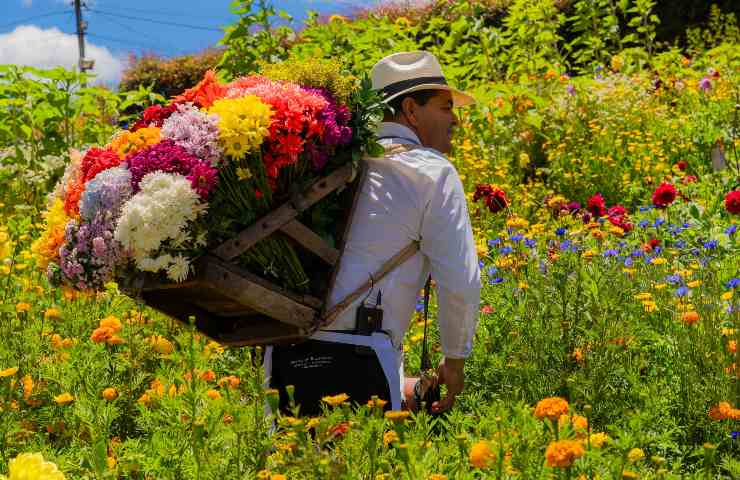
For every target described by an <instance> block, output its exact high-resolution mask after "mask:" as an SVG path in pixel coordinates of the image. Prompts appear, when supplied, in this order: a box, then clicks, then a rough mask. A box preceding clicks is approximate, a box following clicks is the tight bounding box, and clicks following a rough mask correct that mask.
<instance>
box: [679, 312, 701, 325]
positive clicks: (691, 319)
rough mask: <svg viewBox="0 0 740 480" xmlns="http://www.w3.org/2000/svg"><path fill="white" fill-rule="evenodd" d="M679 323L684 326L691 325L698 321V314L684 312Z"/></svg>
mask: <svg viewBox="0 0 740 480" xmlns="http://www.w3.org/2000/svg"><path fill="white" fill-rule="evenodd" d="M681 321H682V322H683V323H685V324H686V325H693V324H695V323H696V322H698V321H699V314H698V313H696V312H695V311H693V310H692V311H690V312H684V314H683V315H681Z"/></svg>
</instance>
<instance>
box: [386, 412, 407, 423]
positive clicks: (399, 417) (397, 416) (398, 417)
mask: <svg viewBox="0 0 740 480" xmlns="http://www.w3.org/2000/svg"><path fill="white" fill-rule="evenodd" d="M410 415H411V412H409V411H408V410H391V411H389V412H385V418H387V419H388V420H390V421H391V422H394V423H399V422H403V421H404V420H406V419H407V418H409V416H410Z"/></svg>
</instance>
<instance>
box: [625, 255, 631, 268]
mask: <svg viewBox="0 0 740 480" xmlns="http://www.w3.org/2000/svg"><path fill="white" fill-rule="evenodd" d="M632 263H633V262H632V259H631V258H630V257H627V258H625V259H624V266H625V267H627V268H629V267H631V266H632Z"/></svg>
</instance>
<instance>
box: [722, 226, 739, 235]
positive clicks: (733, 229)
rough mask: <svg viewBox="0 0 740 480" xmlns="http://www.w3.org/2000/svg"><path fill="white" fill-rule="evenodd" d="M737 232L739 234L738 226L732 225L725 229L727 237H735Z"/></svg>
mask: <svg viewBox="0 0 740 480" xmlns="http://www.w3.org/2000/svg"><path fill="white" fill-rule="evenodd" d="M735 232H737V225H730V226H729V227H727V228H725V235H735Z"/></svg>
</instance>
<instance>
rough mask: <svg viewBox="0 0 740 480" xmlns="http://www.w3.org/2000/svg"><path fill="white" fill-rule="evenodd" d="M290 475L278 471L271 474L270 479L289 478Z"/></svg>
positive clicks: (282, 479)
mask: <svg viewBox="0 0 740 480" xmlns="http://www.w3.org/2000/svg"><path fill="white" fill-rule="evenodd" d="M287 478H288V477H286V476H285V475H283V474H282V473H276V474H274V475H270V480H287Z"/></svg>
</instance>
